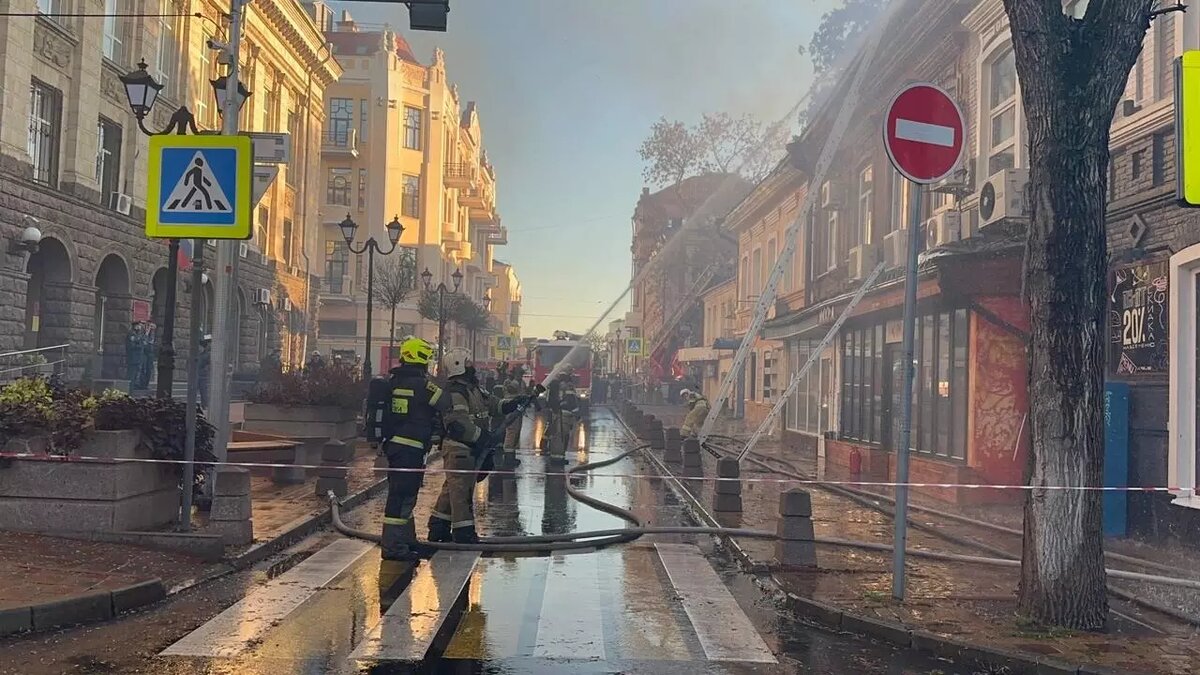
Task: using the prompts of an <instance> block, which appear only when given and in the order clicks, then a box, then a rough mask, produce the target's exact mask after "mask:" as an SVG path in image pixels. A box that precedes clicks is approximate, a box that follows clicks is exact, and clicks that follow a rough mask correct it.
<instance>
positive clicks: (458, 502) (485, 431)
mask: <svg viewBox="0 0 1200 675" xmlns="http://www.w3.org/2000/svg"><path fill="white" fill-rule="evenodd" d="M441 365H442V370H441V374H442V375H443V376H444V377H445V378H446V392H447V394H448V395H449V396H450V409H449V410H448V411H447V412H446V413H445V414H444V415H443V418H442V419H443V425H442V426H443V430H444V432H443V435H442V451H443V457H442V464H443V466H444V467H445V469H446V481H445V482H444V483H442V491H441V493H439V494H438V499H437V503H436V504H434V506H433V513H432V514H431V515H430V517H429V540H430V541H454V542H457V543H476V542H478V541H479V537H478V535H476V533H475V514H474V512H473V508H472V507H473V505H472V493H473V492H474V490H475V482H476V475H475V474H476V473H477V472H479V471H480V469H481V468H482V469H483V470H485V471H486V470H487V469H486V465H487V464H488V459H489V458H490V456H491V452H492V450H493V449H494V447H495V446H496V445H499V444H500V442H502V440H503V436H502V435H499V434H503V433H504V432H503V428H501V430H500V432H499V434H497V433H495V432H492V431H491V429H490V427H489V421H490V420H491V418H492V416H493V413H494V411H493V410H491V409H490V406H489V405H488V398H487V397H485V396H484V392H483V391H482V390H481V389H480V388H479V380H478V378H477V377H476V374H475V364H474V362H473V361H472V359H471V353H470V351H468V350H466V349H463V348H461V347H455V348H454V349H451V350H449V351H448V352H446V354H445V355H444V356H443V357H442V362H441Z"/></svg>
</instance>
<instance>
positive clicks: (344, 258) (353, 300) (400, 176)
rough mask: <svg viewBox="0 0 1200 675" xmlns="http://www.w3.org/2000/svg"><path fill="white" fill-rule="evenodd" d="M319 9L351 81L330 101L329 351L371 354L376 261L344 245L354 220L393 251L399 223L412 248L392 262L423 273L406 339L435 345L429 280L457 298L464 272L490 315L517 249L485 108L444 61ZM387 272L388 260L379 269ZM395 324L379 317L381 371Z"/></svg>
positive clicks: (325, 174)
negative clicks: (463, 91) (486, 145)
mask: <svg viewBox="0 0 1200 675" xmlns="http://www.w3.org/2000/svg"><path fill="white" fill-rule="evenodd" d="M309 6H310V9H311V11H312V12H313V15H314V16H315V17H316V19H317V21H318V23H319V24H320V25H321V27H322V28H323V29H324V30H325V35H326V38H327V39H328V41H329V43H330V44H331V45H332V46H333V52H334V54H335V57H336V59H337V60H338V62H339V63H341V64H342V66H343V67H344V69H345V74H344V75H343V76H342V77H341V79H340V80H339V81H338V82H337V83H336V84H334V85H333V86H331V87H330V88H329V89H328V90H327V91H326V94H325V115H326V120H327V123H326V128H325V133H324V136H323V138H322V159H323V161H322V166H321V180H322V181H323V182H324V185H325V195H324V199H323V200H322V202H323V203H322V206H321V209H320V211H321V216H320V220H321V223H322V254H321V258H320V261H321V265H322V266H323V270H322V271H323V281H322V288H323V291H322V296H323V298H322V307H321V314H320V324H321V331H320V338H319V345H320V348H321V349H322V350H323V351H331V352H343V353H353V354H358V355H361V354H362V351H363V349H364V347H365V346H364V342H365V335H366V290H367V288H366V277H367V274H366V264H367V260H366V257H365V255H359V256H356V255H354V254H352V253H351V252H350V251H349V249H348V247H347V245H346V243H345V241H344V240H343V237H342V233H341V230H340V229H339V227H338V224H339V223H340V222H341V221H342V220H343V219H344V218H346V217H350V218H351V219H352V220H354V221H355V222H356V223H357V224H358V225H359V234H358V236H357V240H358V241H359V242H361V241H363V240H365V239H366V238H367V237H368V236H374V237H375V238H376V240H377V241H380V242H383V243H384V245H385V247H386V241H387V239H386V237H387V235H386V230H385V227H386V225H387V223H389V222H390V221H391V220H392V219H393V218H399V220H400V222H401V224H402V225H403V226H404V231H403V234H402V235H401V237H400V243H399V245H400V246H401V247H403V248H402V250H400V251H398V252H397V253H393V254H392V255H393V256H395V255H397V254H399V255H401V256H404V257H405V258H406V259H408V260H410V261H412V264H414V265H415V268H414V269H415V270H416V271H417V274H416V275H415V276H414V279H415V283H416V286H417V288H416V289H414V292H413V293H412V294H411V296H410V299H409V300H408V301H406V302H404V303H402V304H401V305H400V306H399V307H398V311H397V315H396V322H397V324H398V328H397V329H396V333H397V334H400V335H402V334H407V333H414V334H418V335H420V336H422V337H424V338H426V339H429V340H435V339H436V337H437V321H431V320H429V319H427V318H425V317H422V316H421V315H420V312H419V311H418V299H419V297H420V296H419V294H420V292H421V288H420V286H421V281H420V272H422V271H424V270H425V269H428V270H429V271H430V273H431V274H432V275H433V282H432V283H433V285H434V286H436V285H437V284H438V283H439V282H442V283H445V284H446V286H447V287H452V286H453V284H452V281H451V279H452V274H453V273H454V272H455V271H461V272H462V275H463V276H462V284H461V288H460V289H459V292H461V293H464V294H466V295H468V296H469V297H470V298H471V299H472V300H473V301H474V302H476V303H478V304H484V298H485V297H486V296H487V295H488V293H489V291H490V290H491V289H493V288H495V287H496V286H497V284H498V282H497V278H496V274H495V272H494V268H493V261H492V249H493V247H495V246H500V245H503V244H506V243H507V234H506V232H505V229H504V228H503V227H502V226H501V225H500V217H499V215H498V214H497V212H496V175H495V169H494V168H493V167H492V165H491V164H490V163H489V162H488V160H487V155H486V153H485V152H484V149H483V141H482V134H481V127H480V118H479V114H478V110H477V107H476V105H475V104H474V103H472V102H464V101H460V96H459V93H458V88H457V86H454V85H451V84H450V82H449V80H448V79H447V74H446V63H445V59H444V57H443V54H442V52H441V50H435V51H434V54H433V58H432V61H431V62H430V63H428V64H425V63H422V62H421V61H420V60H419V59H418V58H417V57H416V56H415V55H414V54H413V52H412V49H411V48H410V47H409V45H408V43H407V42H406V41H405V40H404V38H403V37H402V36H400V35H399V34H397V33H395V32H393V31H391V30H384V31H362V30H359V28H358V26H357V25H356V24H355V23H354V21H353V19H352V18H351V17H350V15H349V13H347V12H343V13H342V14H341V17H340V20H339V21H337V22H336V23H335V21H334V14H333V11H332V10H331V9H330V8H329V7H328V6H326V5H325V4H324V3H320V2H317V3H311V4H310V5H309ZM383 260H385V259H380V258H378V256H377V259H376V264H377V265H380V264H386V263H383V262H382V261H383ZM504 304H505V308H506V310H507V308H508V306H507V303H504ZM389 321H390V316H383V315H382V313H379V312H376V313H375V315H374V325H373V327H372V336H373V338H372V341H373V342H374V343H375V344H374V346H373V348H372V360H373V361H375V362H376V363H383V362H385V361H386V359H385V358H383V356H384V354H383V351H386V344H387V340H388V336H389V334H390V333H391V332H392V327H391V326H389V325H388V322H389ZM447 338H448V339H447V342H449V343H450V344H463V345H465V344H468V334H467V331H466V330H464V329H463V328H462V327H459V326H456V325H454V324H453V323H450V324H448V325H447ZM483 344H485V345H486V344H487V342H486V341H484V342H483Z"/></svg>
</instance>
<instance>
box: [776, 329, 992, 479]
mask: <svg viewBox="0 0 1200 675" xmlns="http://www.w3.org/2000/svg"><path fill="white" fill-rule="evenodd" d="M968 326H969V319H968V314H967V310H965V309H958V310H953V311H949V312H942V313H937V314H926V315H923V316H920V317H918V318H917V325H916V343H915V344H914V346H913V354H914V362H915V363H914V365H915V368H916V373H915V375H916V377H915V378H914V392H913V394H914V398H913V429H912V437H911V438H912V440H911V444H912V449H913V451H915V452H921V453H925V454H930V455H938V456H941V457H946V458H950V459H959V460H961V459H964V458H965V457H966V424H967V345H968V337H969V334H968V333H969V327H968ZM888 332H889V331H886V330H885V326H884V325H883V324H876V325H874V326H868V327H864V328H857V329H848V330H844V331H843V332H842V335H841V358H842V393H841V406H842V409H841V433H842V435H843V436H844V437H846V438H849V439H853V440H856V441H860V442H863V443H872V444H879V445H884V446H885V447H887V446H892V447H894V445H895V443H896V442H898V440H899V428H900V422H901V420H900V418H899V410H900V404H899V402H900V395H901V391H900V390H899V389H900V387H902V386H903V384H902V383H903V379H902V378H903V356H902V354H903V352H902V351H901V346H900V343H899V342H889V341H888V340H887V337H886V335H885V334H886V333H888ZM885 343H886V344H885ZM889 396H890V397H891V398H890V401H889V399H888V397H889ZM889 402H890V403H891V405H890V406H888V405H887V404H888V403H889ZM793 405H794V407H795V406H797V405H799V404H798V403H797V404H793ZM889 407H890V409H891V410H893V411H895V414H894V415H892V416H891V418H890V419H889V418H888V417H889V416H888V415H885V413H884V410H885V408H889ZM796 428H799V427H796ZM889 449H891V448H889Z"/></svg>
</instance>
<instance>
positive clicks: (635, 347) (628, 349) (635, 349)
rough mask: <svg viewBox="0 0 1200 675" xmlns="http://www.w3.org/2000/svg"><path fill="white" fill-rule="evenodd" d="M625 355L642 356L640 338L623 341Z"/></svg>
mask: <svg viewBox="0 0 1200 675" xmlns="http://www.w3.org/2000/svg"><path fill="white" fill-rule="evenodd" d="M625 353H626V354H629V355H630V356H641V355H642V338H640V337H635V338H629V339H627V340H626V341H625Z"/></svg>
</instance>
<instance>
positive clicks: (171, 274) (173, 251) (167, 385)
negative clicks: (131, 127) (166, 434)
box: [118, 59, 250, 398]
mask: <svg viewBox="0 0 1200 675" xmlns="http://www.w3.org/2000/svg"><path fill="white" fill-rule="evenodd" d="M146 68H147V66H146V59H142V60H141V61H139V62H138V64H137V70H134V71H131V72H129V73H127V74H125V75H120V76H118V79H120V80H121V84H122V85H124V87H125V96H126V97H127V98H128V99H129V110H130V112H132V113H133V116H134V117H135V118H137V124H138V129H141V131H142V133H143V134H146V135H147V136H162V135H166V134H170V133H175V134H179V135H184V134H187V133H188V132H189V131H190V132H191V133H193V134H198V133H200V130H199V129H197V128H196V118H195V117H194V116H193V115H192V112H191V111H190V110H188V109H187V106H179V107H178V108H177V109H176V110H175V112H173V113H171V119H170V121H168V122H167V127H166V128H165V129H163V130H162V131H151V130H149V129H147V128H146V116H147V115H149V114H150V111H151V110H152V109H153V108H154V104H155V102H157V101H158V95H159V93H160V92H161V91H162V90H163V85H162V84H159V83H158V82H157V81H156V80H155V79H154V76H153V75H151V74H150V73H149V72H147V71H146ZM217 82H221V83H222V86H224V83H225V82H227V79H226V78H225V77H224V76H222V77H221V78H219V80H215V81H213V82H212V84H213V86H214V87H215V86H216V85H217ZM238 92H239V96H238V101H237V104H238V109H239V110H240V109H241V107H242V105H243V104H244V103H245V102H246V97H248V96H249V95H250V92H248V91H246V88H245V87H243V86H242V83H241V82H238ZM216 95H217V100H218V101H219V102H222V103H223V102H224V98H225V92H224V91H222V90H218V91H217V92H216ZM146 207H147V208H151V206H150V205H149V204H147V205H146ZM192 248H193V251H192V265H193V267H194V268H195V269H196V274H199V273H200V270H201V268H202V267H203V264H204V263H203V260H204V242H203V241H200V240H196V242H195V244H194V245H193V247H192ZM178 283H179V240H178V239H171V240H169V242H168V245H167V297H166V298H164V299H163V308H164V315H163V326H162V329H163V330H162V340H160V341H159V343H158V389H157V391H156V392H155V393H156V395H157V396H158V398H171V396H172V390H173V389H174V380H175V304H176V297H175V293H176V286H177V285H178ZM194 285H196V286H200V284H194ZM194 306H195V304H193V307H194ZM193 332H195V331H193ZM198 348H199V345H198V344H193V345H191V349H192V353H193V354H194V353H195V352H196V350H197V349H198Z"/></svg>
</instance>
